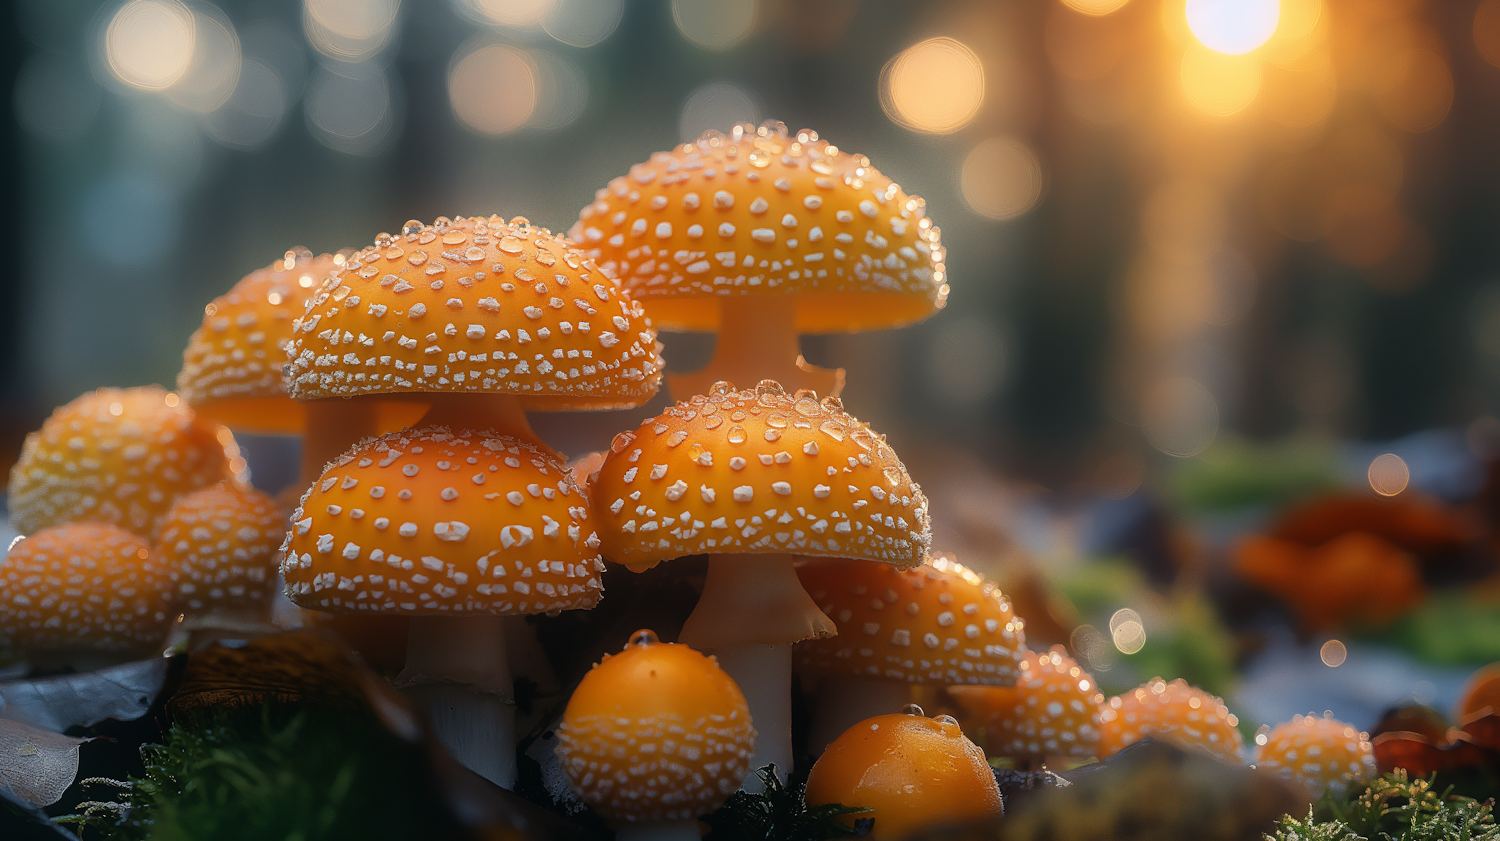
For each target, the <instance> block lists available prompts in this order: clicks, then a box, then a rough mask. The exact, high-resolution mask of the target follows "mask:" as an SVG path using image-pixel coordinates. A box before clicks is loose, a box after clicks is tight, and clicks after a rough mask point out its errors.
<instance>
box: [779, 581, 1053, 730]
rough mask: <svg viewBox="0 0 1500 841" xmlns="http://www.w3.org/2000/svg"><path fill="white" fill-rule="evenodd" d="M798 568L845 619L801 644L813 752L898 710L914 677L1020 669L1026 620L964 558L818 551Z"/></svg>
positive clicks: (932, 679) (969, 676) (1009, 673)
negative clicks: (905, 562) (813, 694)
mask: <svg viewBox="0 0 1500 841" xmlns="http://www.w3.org/2000/svg"><path fill="white" fill-rule="evenodd" d="M797 577H798V578H799V579H800V580H801V581H802V586H803V587H804V588H806V590H807V592H808V593H809V594H810V595H811V596H812V598H813V601H814V602H816V603H817V605H818V607H819V609H821V610H822V611H823V612H824V613H825V614H827V615H828V616H830V617H831V618H832V619H833V621H834V622H835V623H837V625H838V635H837V636H831V637H823V638H821V639H811V640H804V641H802V642H800V643H798V644H797V645H796V648H795V649H794V650H793V656H794V658H795V661H796V662H795V666H796V669H797V671H798V673H799V674H801V675H802V676H803V678H804V679H810V678H816V679H817V681H818V696H817V705H816V708H815V710H814V712H813V722H812V732H811V734H810V736H809V749H810V750H811V751H812V753H814V754H816V753H818V752H819V751H821V750H822V749H823V746H825V745H827V744H828V743H829V742H831V741H833V739H834V738H836V737H837V736H838V735H839V734H840V733H843V732H844V731H845V730H847V729H849V727H850V726H851V725H853V724H854V723H855V722H857V721H863V720H864V719H866V718H869V717H871V716H874V715H881V714H884V713H886V712H889V711H890V710H896V709H900V708H901V707H902V706H903V705H904V704H906V703H907V702H908V701H910V700H911V699H910V697H909V695H910V689H909V687H910V686H913V685H916V684H930V685H936V686H939V687H941V686H958V685H976V686H977V685H984V686H1008V685H1011V684H1014V683H1015V682H1016V678H1017V676H1018V675H1020V674H1021V669H1022V668H1023V665H1022V661H1021V655H1022V650H1023V647H1024V646H1025V635H1024V632H1023V627H1024V623H1023V622H1022V621H1021V620H1020V619H1019V618H1017V617H1016V614H1015V611H1014V610H1013V609H1012V608H1011V604H1010V600H1009V599H1007V598H1006V597H1005V595H1004V594H1003V593H1001V592H1000V590H999V588H997V587H995V585H993V584H991V583H989V582H988V581H985V580H984V579H983V578H982V577H980V576H979V575H978V574H977V573H975V572H974V571H972V570H970V569H969V568H968V567H965V566H963V565H962V564H959V563H957V562H955V561H952V560H949V559H947V558H933V559H931V560H930V561H928V562H927V563H925V564H923V565H921V566H918V567H912V568H911V569H896V568H893V567H890V566H887V565H885V564H872V563H870V562H868V561H861V560H852V559H846V558H839V559H818V560H814V561H810V562H808V563H806V564H804V565H803V566H801V567H800V568H798V570H797Z"/></svg>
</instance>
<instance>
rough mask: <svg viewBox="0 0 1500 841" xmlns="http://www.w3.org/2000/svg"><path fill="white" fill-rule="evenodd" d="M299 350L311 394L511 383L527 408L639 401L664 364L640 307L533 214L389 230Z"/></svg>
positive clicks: (329, 289)
mask: <svg viewBox="0 0 1500 841" xmlns="http://www.w3.org/2000/svg"><path fill="white" fill-rule="evenodd" d="M287 354H288V358H289V359H290V360H291V365H290V367H289V368H288V377H289V388H290V390H291V394H292V396H293V397H295V398H296V399H298V400H317V399H322V398H327V397H349V396H354V395H363V394H396V393H416V392H458V393H500V394H515V395H518V396H519V397H520V398H521V405H522V407H523V408H525V409H528V410H532V409H535V410H543V411H546V410H563V409H612V408H628V407H631V406H636V405H639V404H641V403H644V402H645V401H647V400H649V399H650V398H651V396H652V395H653V394H655V393H656V390H657V388H658V387H660V384H661V372H662V365H661V358H660V356H658V355H657V352H656V331H655V330H654V329H653V328H652V327H651V322H650V320H649V319H647V318H646V316H645V314H644V311H643V310H642V309H641V306H640V304H639V303H638V302H636V301H632V300H631V299H630V297H629V295H628V294H627V293H625V292H624V291H623V290H622V289H621V287H620V285H619V283H618V282H617V281H616V280H615V279H614V278H613V276H611V275H610V274H609V273H608V272H605V271H600V269H599V268H598V267H597V266H595V265H594V263H593V261H591V260H589V259H588V258H587V257H585V256H584V255H583V253H582V252H580V251H578V250H577V249H576V248H574V247H573V246H572V244H571V243H569V242H568V241H567V240H564V239H563V238H562V237H559V236H556V235H554V234H553V233H552V232H550V231H548V230H547V229H546V228H541V227H536V226H533V225H531V224H530V223H529V222H527V221H526V220H525V219H522V218H520V217H517V218H515V219H512V220H510V221H508V222H507V221H505V220H503V219H501V218H500V217H498V216H491V217H489V218H487V219H486V218H480V217H473V218H465V217H462V216H460V217H457V218H454V219H447V218H439V219H438V220H437V221H436V222H435V223H433V224H432V225H423V224H421V223H419V222H415V221H413V222H408V223H407V224H406V225H405V226H404V227H403V228H402V232H401V234H400V235H399V236H394V237H393V236H390V235H388V234H382V235H381V236H380V237H379V238H378V239H377V240H376V242H375V244H374V245H371V246H369V247H367V248H365V249H364V250H363V251H360V252H359V253H357V254H355V255H354V256H353V257H351V258H350V259H349V261H348V262H347V263H346V264H345V265H344V267H343V269H342V270H341V271H339V272H338V273H336V274H335V275H334V276H332V277H330V278H329V279H328V280H327V281H326V282H325V283H324V285H323V287H322V288H321V289H319V290H318V292H317V293H316V295H315V296H314V297H313V299H312V300H311V301H310V302H309V303H308V309H307V312H306V314H304V315H303V317H302V318H301V319H300V320H299V322H298V324H297V327H296V328H294V332H293V342H292V345H291V346H290V347H289V349H288V352H287Z"/></svg>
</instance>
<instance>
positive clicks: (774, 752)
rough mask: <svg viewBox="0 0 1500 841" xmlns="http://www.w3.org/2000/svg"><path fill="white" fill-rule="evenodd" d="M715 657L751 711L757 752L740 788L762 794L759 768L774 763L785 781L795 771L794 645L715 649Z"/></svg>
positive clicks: (743, 646) (753, 755)
mask: <svg viewBox="0 0 1500 841" xmlns="http://www.w3.org/2000/svg"><path fill="white" fill-rule="evenodd" d="M713 655H714V657H715V658H716V659H717V660H718V661H719V668H721V669H723V670H724V671H725V672H726V673H728V675H729V676H730V677H732V678H734V682H735V683H737V684H739V687H740V692H742V693H744V695H745V705H746V706H747V707H749V708H750V723H751V724H753V725H755V752H754V753H752V754H751V755H750V771H749V773H748V774H746V775H745V781H744V782H743V783H742V784H741V785H740V788H742V789H744V790H745V791H748V792H752V793H757V794H758V793H760V792H761V791H763V790H764V788H765V787H764V785H763V784H762V782H761V779H760V777H759V776H758V775H757V774H756V773H755V772H756V769H758V768H762V767H764V766H766V765H773V764H774V765H775V766H776V772H777V773H778V774H779V775H780V776H781V778H782V779H783V780H785V779H786V777H787V775H788V774H790V773H791V772H792V646H791V644H790V643H786V644H782V645H734V646H729V647H727V648H716V649H713Z"/></svg>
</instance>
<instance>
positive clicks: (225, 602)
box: [152, 482, 286, 616]
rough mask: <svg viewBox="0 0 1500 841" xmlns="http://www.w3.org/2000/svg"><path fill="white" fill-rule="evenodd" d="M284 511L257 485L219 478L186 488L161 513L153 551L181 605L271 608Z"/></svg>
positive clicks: (203, 609) (196, 609) (205, 609)
mask: <svg viewBox="0 0 1500 841" xmlns="http://www.w3.org/2000/svg"><path fill="white" fill-rule="evenodd" d="M285 537H286V514H285V512H284V511H282V509H281V507H280V506H279V505H277V504H276V501H275V500H274V499H272V498H271V497H269V496H267V495H265V494H263V493H261V492H260V491H257V490H255V489H254V488H247V487H242V486H239V485H233V484H230V483H227V482H221V483H219V484H217V485H214V486H213V487H209V488H203V489H201V490H196V491H193V492H192V493H189V494H184V495H183V496H182V497H181V498H180V499H178V500H177V502H176V503H175V504H174V505H173V506H172V507H171V509H169V510H168V511H167V514H166V516H165V517H164V518H162V522H161V535H160V537H158V538H157V541H156V545H155V547H154V548H153V550H152V554H153V555H154V556H155V557H156V559H157V560H158V561H160V562H161V563H162V565H163V566H165V567H166V568H167V574H168V575H169V576H170V578H171V580H172V583H173V584H174V585H175V586H176V593H177V595H176V600H177V603H178V605H179V606H180V607H182V608H183V609H184V610H187V611H190V612H192V613H194V614H197V615H200V616H201V615H204V614H207V613H210V612H215V611H236V612H238V611H243V610H249V611H251V612H265V613H269V611H270V605H271V598H272V594H273V592H274V587H275V585H276V563H277V552H278V550H279V549H280V548H281V542H282V540H283V539H284V538H285Z"/></svg>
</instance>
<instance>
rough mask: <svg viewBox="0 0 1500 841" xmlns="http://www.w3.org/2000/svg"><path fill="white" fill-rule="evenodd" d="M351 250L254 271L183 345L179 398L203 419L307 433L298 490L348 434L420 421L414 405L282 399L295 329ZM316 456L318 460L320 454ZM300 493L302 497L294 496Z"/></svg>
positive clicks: (299, 255) (295, 252)
mask: <svg viewBox="0 0 1500 841" xmlns="http://www.w3.org/2000/svg"><path fill="white" fill-rule="evenodd" d="M348 257H349V253H348V252H339V253H338V254H320V255H318V256H316V257H314V256H313V254H312V252H311V251H308V250H307V249H305V248H294V249H291V250H290V251H287V252H286V254H285V255H284V256H283V257H282V258H281V259H279V260H276V261H275V262H273V263H271V265H269V266H266V267H265V268H263V269H257V270H256V271H253V272H251V273H250V274H248V275H246V276H245V277H244V278H243V279H241V280H240V281H239V282H238V283H236V284H235V285H234V286H233V287H232V288H231V289H230V290H229V291H228V292H226V293H224V294H223V295H220V296H219V297H217V298H215V299H214V300H213V301H211V302H209V304H208V305H207V306H205V307H204V308H203V323H202V324H201V325H200V326H199V327H198V329H197V330H195V331H193V335H192V337H191V338H189V339H188V344H187V348H186V349H185V350H184V351H183V353H182V370H181V371H180V372H179V373H178V374H177V392H178V394H180V395H181V396H182V399H183V400H186V401H187V402H188V404H189V405H191V406H192V407H193V408H194V409H195V410H196V411H197V412H198V413H199V414H200V415H203V416H204V417H208V418H211V419H213V420H216V421H218V422H220V423H223V424H225V425H226V426H230V427H233V428H234V429H239V430H243V431H246V432H253V433H258V434H266V435H303V434H306V435H308V436H309V437H310V438H311V439H312V440H311V441H309V442H308V443H307V444H306V446H305V447H304V450H303V453H304V456H305V457H304V459H303V464H302V478H303V481H302V482H301V485H302V486H303V487H306V486H307V485H308V484H311V483H312V480H313V479H315V478H317V475H318V474H319V473H320V472H322V469H323V464H324V462H325V461H327V455H326V453H327V450H328V448H329V444H327V443H325V442H324V441H323V440H322V439H324V438H328V437H329V436H332V437H333V439H334V443H333V444H332V446H333V447H334V448H335V451H336V450H337V449H342V447H343V445H344V443H345V442H347V441H348V440H350V438H349V436H351V435H353V436H354V437H359V436H360V435H362V434H376V433H379V432H389V431H391V430H394V429H400V428H401V427H403V426H406V425H407V424H409V423H411V422H413V421H415V420H416V419H417V418H419V417H421V415H422V412H423V411H424V408H423V407H422V406H419V405H412V404H401V403H386V404H382V405H381V406H380V407H379V410H378V411H377V412H373V413H367V412H364V411H363V408H364V407H360V409H361V410H360V411H351V410H350V409H349V408H348V407H347V406H346V405H345V401H337V400H334V401H327V400H325V401H318V402H309V403H299V402H297V401H296V400H293V399H292V398H291V396H290V395H289V394H287V390H286V384H285V382H284V380H283V377H282V370H283V369H284V368H285V367H286V346H287V345H288V344H290V343H291V341H292V324H293V322H294V321H295V320H296V319H297V318H299V317H301V315H302V314H303V311H304V310H305V309H306V308H307V302H308V300H309V299H310V298H312V297H313V294H314V293H315V292H316V291H317V290H318V288H319V287H320V286H321V285H322V282H323V280H324V278H326V277H327V276H328V275H329V274H331V273H333V272H334V271H336V270H338V269H339V268H340V267H342V266H343V265H344V263H345V262H346V261H347V260H348ZM320 454H321V455H320ZM299 493H300V491H299Z"/></svg>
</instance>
